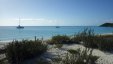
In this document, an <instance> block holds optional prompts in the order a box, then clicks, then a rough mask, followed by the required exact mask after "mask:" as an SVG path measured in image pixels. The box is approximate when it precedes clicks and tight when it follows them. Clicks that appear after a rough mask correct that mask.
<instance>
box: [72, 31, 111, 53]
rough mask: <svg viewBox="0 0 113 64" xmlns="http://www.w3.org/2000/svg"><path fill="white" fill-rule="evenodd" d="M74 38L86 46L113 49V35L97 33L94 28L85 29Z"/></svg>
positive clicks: (105, 49) (106, 49)
mask: <svg viewBox="0 0 113 64" xmlns="http://www.w3.org/2000/svg"><path fill="white" fill-rule="evenodd" d="M73 39H75V40H76V41H78V42H82V43H81V44H82V45H84V46H85V47H89V48H97V49H100V50H104V51H113V35H96V34H95V33H94V31H93V30H91V29H85V30H84V31H83V32H81V33H78V34H77V35H76V36H75V37H74V38H73Z"/></svg>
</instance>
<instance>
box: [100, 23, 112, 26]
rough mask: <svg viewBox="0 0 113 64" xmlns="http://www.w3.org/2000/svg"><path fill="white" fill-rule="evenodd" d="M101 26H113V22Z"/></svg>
mask: <svg viewBox="0 0 113 64" xmlns="http://www.w3.org/2000/svg"><path fill="white" fill-rule="evenodd" d="M100 27H113V23H104V24H102V25H100Z"/></svg>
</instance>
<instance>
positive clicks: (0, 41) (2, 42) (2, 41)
mask: <svg viewBox="0 0 113 64" xmlns="http://www.w3.org/2000/svg"><path fill="white" fill-rule="evenodd" d="M96 35H102V36H107V35H113V33H103V34H96ZM37 38H38V39H42V38H43V40H48V39H51V37H48V38H47V37H46V38H44V37H40V38H39V37H37ZM14 40H18V41H21V40H34V38H31V39H27V38H23V39H13V40H0V45H1V44H6V43H9V42H12V41H14Z"/></svg>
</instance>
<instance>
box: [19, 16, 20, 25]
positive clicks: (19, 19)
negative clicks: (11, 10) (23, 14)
mask: <svg viewBox="0 0 113 64" xmlns="http://www.w3.org/2000/svg"><path fill="white" fill-rule="evenodd" d="M19 26H20V17H19Z"/></svg>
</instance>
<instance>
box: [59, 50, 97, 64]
mask: <svg viewBox="0 0 113 64" xmlns="http://www.w3.org/2000/svg"><path fill="white" fill-rule="evenodd" d="M92 51H93V49H89V48H86V49H85V50H83V51H81V50H80V49H78V50H72V49H71V50H68V52H69V53H70V54H67V55H66V57H65V58H64V59H63V60H61V61H62V64H96V63H95V62H96V60H97V59H98V57H97V56H93V55H92ZM88 52H89V54H88Z"/></svg>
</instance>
